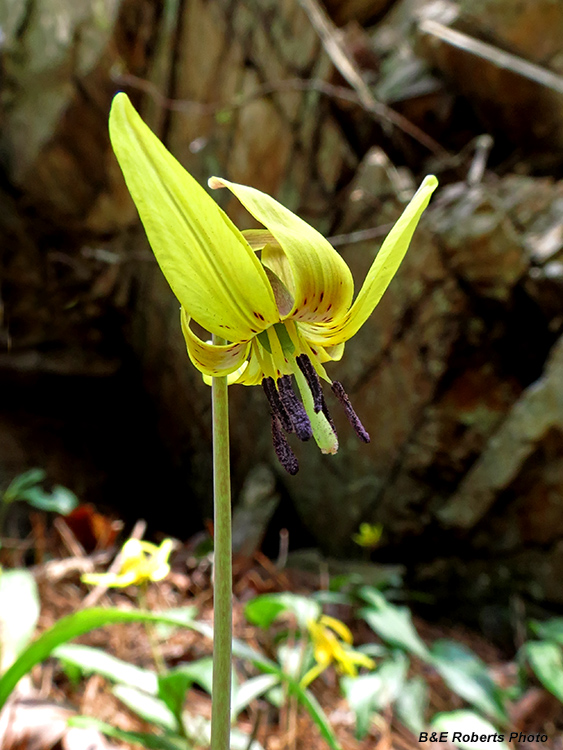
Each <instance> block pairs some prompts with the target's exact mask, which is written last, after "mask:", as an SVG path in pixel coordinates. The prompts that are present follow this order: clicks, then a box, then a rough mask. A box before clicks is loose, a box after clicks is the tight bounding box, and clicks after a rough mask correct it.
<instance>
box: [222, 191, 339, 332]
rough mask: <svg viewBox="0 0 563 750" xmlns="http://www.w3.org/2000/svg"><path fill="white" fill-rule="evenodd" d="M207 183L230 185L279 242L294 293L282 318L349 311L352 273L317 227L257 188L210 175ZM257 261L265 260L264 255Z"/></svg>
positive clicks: (317, 317)
mask: <svg viewBox="0 0 563 750" xmlns="http://www.w3.org/2000/svg"><path fill="white" fill-rule="evenodd" d="M209 185H210V186H211V187H213V188H217V187H227V188H229V190H231V191H232V193H233V194H234V195H235V196H236V197H237V198H238V199H239V201H240V202H241V203H242V205H243V206H244V207H245V208H246V209H247V211H249V212H250V213H251V214H252V216H254V218H255V219H257V220H258V221H259V222H260V223H261V224H263V225H264V226H265V227H266V229H268V230H269V231H270V232H271V233H272V234H273V236H274V237H275V238H276V240H277V242H278V243H279V245H280V246H281V248H282V250H283V252H284V254H285V256H286V258H287V262H288V264H289V268H290V270H291V275H292V284H291V285H289V284H287V286H288V288H289V291H290V292H291V293H292V294H293V297H294V304H293V308H292V310H291V311H290V313H289V314H288V315H287V316H286V317H289V318H295V319H296V320H311V321H317V320H322V319H323V318H324V317H326V316H328V315H330V316H331V317H332V316H334V315H336V316H338V315H340V314H343V313H344V312H345V311H346V310H348V308H349V306H350V303H351V302H352V295H353V293H354V282H353V280H352V274H351V273H350V269H349V268H348V266H347V265H346V263H345V262H344V260H342V258H341V257H340V255H339V254H338V253H337V252H336V250H335V249H334V248H333V247H332V245H331V244H330V243H329V242H328V241H327V240H326V239H325V238H324V237H323V236H322V235H321V234H320V233H319V232H317V230H316V229H313V227H311V226H310V225H309V224H307V222H305V221H303V219H300V218H299V217H298V216H296V215H295V214H294V213H293V212H292V211H290V210H289V209H287V208H285V207H284V206H282V205H281V204H280V203H278V202H277V201H276V200H274V198H272V197H270V196H269V195H266V194H265V193H262V192H260V190H256V189H255V188H251V187H247V186H246V185H238V184H236V183H234V182H229V181H228V180H223V179H220V178H217V177H212V178H211V179H210V180H209ZM262 261H263V263H264V265H268V263H267V262H266V259H265V258H263V259H262ZM272 270H274V272H275V273H277V275H278V276H280V278H282V280H283V281H284V282H285V281H286V280H285V279H284V278H283V276H281V275H280V273H278V271H276V270H275V269H272Z"/></svg>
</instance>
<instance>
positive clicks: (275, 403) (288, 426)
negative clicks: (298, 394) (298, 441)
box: [262, 378, 295, 432]
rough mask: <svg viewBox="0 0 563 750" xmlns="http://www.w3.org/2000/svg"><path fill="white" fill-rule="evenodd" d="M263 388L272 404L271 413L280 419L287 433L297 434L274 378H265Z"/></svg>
mask: <svg viewBox="0 0 563 750" xmlns="http://www.w3.org/2000/svg"><path fill="white" fill-rule="evenodd" d="M262 388H263V389H264V393H265V394H266V398H267V399H268V403H269V404H270V411H271V412H272V414H273V415H274V416H275V417H277V418H278V420H279V421H280V424H281V426H282V427H283V429H284V430H285V431H286V432H295V430H294V428H293V425H292V423H291V419H290V417H289V414H288V413H287V411H286V409H285V407H284V405H283V404H282V401H281V398H280V394H279V393H278V389H277V388H276V384H275V382H274V379H273V378H264V379H263V380H262Z"/></svg>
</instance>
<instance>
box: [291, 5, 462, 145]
mask: <svg viewBox="0 0 563 750" xmlns="http://www.w3.org/2000/svg"><path fill="white" fill-rule="evenodd" d="M299 3H300V5H301V7H302V8H303V10H304V11H305V13H306V14H307V16H308V17H309V20H310V21H311V24H312V25H313V27H314V29H315V31H316V32H317V34H318V36H319V38H320V40H321V43H322V45H323V47H324V49H325V52H326V53H327V55H328V56H329V57H330V59H331V60H332V62H333V64H334V66H335V67H336V68H337V70H338V71H339V73H340V74H341V75H342V77H343V78H344V79H345V80H346V81H347V82H348V83H349V84H350V86H351V87H352V88H353V89H354V91H355V92H356V94H357V95H358V99H359V101H360V104H361V106H362V107H363V108H364V109H365V110H366V112H369V113H370V114H371V115H372V116H373V117H374V118H375V119H377V120H383V121H386V122H388V123H391V125H394V126H395V127H397V128H399V130H402V131H403V133H406V134H407V135H410V137H411V138H413V139H414V140H415V141H418V143H420V144H421V145H422V146H425V147H426V148H427V149H428V150H429V151H431V152H432V153H433V154H434V155H435V156H439V157H440V158H446V157H449V156H450V154H449V152H448V151H446V149H445V148H444V147H443V146H441V145H440V144H439V143H438V142H437V141H435V140H434V139H433V138H431V137H430V136H429V135H428V134H427V133H425V132H424V131H423V130H421V129H420V128H419V127H417V126H416V125H414V124H413V123H412V122H410V120H407V118H406V117H403V116H402V115H400V114H399V113H398V112H395V110H393V109H391V108H390V107H388V106H387V105H386V104H383V103H382V102H378V101H377V99H376V98H375V97H374V96H373V94H372V93H371V91H370V89H369V86H368V85H367V83H366V82H365V81H364V79H363V77H362V74H361V71H360V69H359V67H358V66H357V65H356V63H355V61H354V60H352V59H351V57H350V55H349V54H348V53H347V52H346V50H345V49H344V45H343V44H342V42H341V40H340V35H339V33H338V29H337V28H336V26H335V25H334V23H333V22H332V20H331V19H330V18H329V16H328V14H327V13H326V11H325V10H324V8H322V7H321V5H320V4H319V3H318V1H317V0H299Z"/></svg>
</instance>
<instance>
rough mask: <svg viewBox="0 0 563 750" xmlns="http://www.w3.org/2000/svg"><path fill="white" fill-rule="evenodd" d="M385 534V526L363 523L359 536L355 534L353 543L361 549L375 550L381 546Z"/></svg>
mask: <svg viewBox="0 0 563 750" xmlns="http://www.w3.org/2000/svg"><path fill="white" fill-rule="evenodd" d="M382 534H383V526H382V525H381V524H379V523H361V524H360V530H359V532H358V533H357V534H353V536H352V541H354V542H356V544H359V545H360V547H366V548H368V549H373V548H374V547H377V545H378V544H379V540H380V539H381V535H382Z"/></svg>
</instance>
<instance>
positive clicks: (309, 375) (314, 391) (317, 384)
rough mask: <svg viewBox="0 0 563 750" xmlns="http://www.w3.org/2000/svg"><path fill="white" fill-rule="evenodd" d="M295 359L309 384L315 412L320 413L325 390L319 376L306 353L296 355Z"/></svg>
mask: <svg viewBox="0 0 563 750" xmlns="http://www.w3.org/2000/svg"><path fill="white" fill-rule="evenodd" d="M295 361H296V362H297V366H298V367H299V369H300V370H301V372H302V373H303V375H304V376H305V380H306V381H307V384H308V385H309V388H310V390H311V396H312V397H313V409H314V411H315V414H318V413H319V412H320V411H322V409H323V392H322V388H321V381H320V380H319V376H318V375H317V373H316V372H315V368H314V367H313V365H312V364H311V360H310V359H309V357H308V356H307V355H306V354H300V355H299V356H298V357H295Z"/></svg>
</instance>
